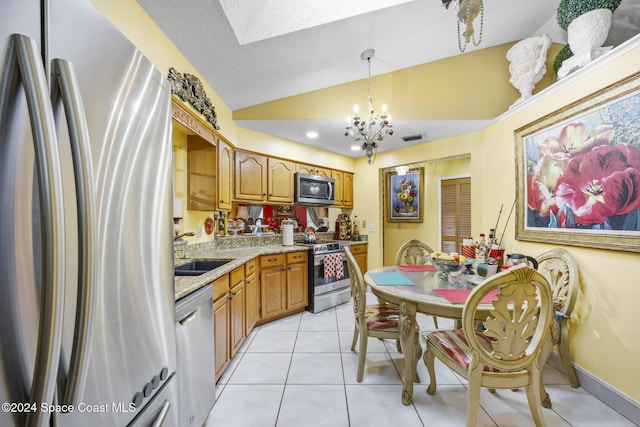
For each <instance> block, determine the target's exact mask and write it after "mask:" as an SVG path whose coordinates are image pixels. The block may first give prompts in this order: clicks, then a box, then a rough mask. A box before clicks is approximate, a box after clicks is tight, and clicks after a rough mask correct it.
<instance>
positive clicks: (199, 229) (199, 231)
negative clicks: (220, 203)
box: [196, 225, 204, 239]
mask: <svg viewBox="0 0 640 427" xmlns="http://www.w3.org/2000/svg"><path fill="white" fill-rule="evenodd" d="M203 231H204V228H203V227H202V226H201V225H199V226H197V227H196V237H197V238H198V239H200V238H201V237H202V233H203Z"/></svg>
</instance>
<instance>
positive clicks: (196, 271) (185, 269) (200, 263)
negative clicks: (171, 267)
mask: <svg viewBox="0 0 640 427" xmlns="http://www.w3.org/2000/svg"><path fill="white" fill-rule="evenodd" d="M231 261H232V260H230V259H216V260H197V261H190V262H188V263H186V264H182V265H179V266H177V267H176V268H175V275H176V276H199V275H201V274H204V273H206V272H208V271H211V270H214V269H216V268H218V267H222V266H223V265H225V264H227V263H228V262H231Z"/></svg>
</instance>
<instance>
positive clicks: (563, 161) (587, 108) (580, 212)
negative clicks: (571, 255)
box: [515, 73, 640, 252]
mask: <svg viewBox="0 0 640 427" xmlns="http://www.w3.org/2000/svg"><path fill="white" fill-rule="evenodd" d="M515 142H516V178H517V191H518V193H517V204H516V206H517V209H516V239H519V240H530V241H537V242H547V243H555V244H565V245H573V246H586V247H592V248H603V249H615V250H623V251H630V252H640V73H637V74H635V75H633V76H631V77H629V78H627V79H625V80H623V81H620V82H618V83H615V84H613V85H611V86H608V87H606V88H604V89H602V90H600V91H599V92H596V93H594V94H592V95H590V96H588V97H586V98H583V99H581V100H579V101H577V102H575V103H573V104H571V105H568V106H567V107H565V108H563V109H561V110H559V111H556V112H554V113H551V114H549V115H547V116H545V117H542V118H541V119H539V120H538V121H536V122H534V123H531V124H529V125H527V126H525V127H523V128H521V129H518V130H516V131H515Z"/></svg>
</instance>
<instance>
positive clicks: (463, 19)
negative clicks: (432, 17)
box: [442, 0, 484, 52]
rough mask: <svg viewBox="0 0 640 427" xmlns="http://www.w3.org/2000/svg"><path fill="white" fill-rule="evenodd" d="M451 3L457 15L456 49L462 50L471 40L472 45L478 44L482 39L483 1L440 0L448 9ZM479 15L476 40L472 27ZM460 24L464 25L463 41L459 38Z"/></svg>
mask: <svg viewBox="0 0 640 427" xmlns="http://www.w3.org/2000/svg"><path fill="white" fill-rule="evenodd" d="M451 3H453V5H454V6H453V7H454V9H455V10H456V11H457V17H458V49H460V52H464V51H465V49H466V48H467V45H468V44H469V43H470V42H472V41H473V45H474V46H478V45H479V44H480V42H481V41H482V31H483V30H484V3H483V0H442V5H443V6H444V7H445V8H447V9H449V6H450V5H451ZM478 15H480V35H479V36H478V39H477V40H476V37H475V31H474V29H473V21H474V20H475V19H476V17H477V16H478ZM460 24H464V26H465V27H466V28H465V30H464V32H463V33H462V36H464V43H462V40H461V38H460Z"/></svg>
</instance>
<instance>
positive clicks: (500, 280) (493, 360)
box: [422, 265, 554, 426]
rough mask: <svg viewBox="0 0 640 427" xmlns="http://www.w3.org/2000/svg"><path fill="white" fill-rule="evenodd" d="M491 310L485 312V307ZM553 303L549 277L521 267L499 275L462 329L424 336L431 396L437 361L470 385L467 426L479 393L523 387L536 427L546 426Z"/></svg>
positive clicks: (482, 290)
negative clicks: (545, 372)
mask: <svg viewBox="0 0 640 427" xmlns="http://www.w3.org/2000/svg"><path fill="white" fill-rule="evenodd" d="M485 298H487V300H491V302H490V304H491V305H492V309H491V311H490V314H489V315H488V316H487V317H486V320H484V321H483V322H481V323H482V327H481V328H478V327H477V320H476V319H477V318H478V314H477V311H478V309H479V305H480V304H481V303H487V300H485V301H484V302H483V299H485ZM484 309H485V310H486V307H484ZM553 311H554V310H553V297H552V293H551V286H550V285H549V282H548V281H547V280H546V279H545V277H544V276H543V275H542V274H540V273H538V272H537V271H536V270H534V269H533V268H531V267H529V266H526V265H522V266H517V267H513V268H511V269H509V270H506V271H504V272H502V273H498V274H496V275H494V276H491V277H490V278H488V279H486V280H485V281H484V282H482V283H481V284H479V285H478V286H477V287H476V288H475V289H474V290H473V291H472V292H471V294H470V295H469V297H468V299H467V301H466V303H465V305H464V308H463V312H462V329H451V330H436V331H431V332H429V333H423V334H422V336H423V338H424V339H425V340H426V342H427V349H426V351H425V353H424V358H423V359H424V363H425V365H426V366H427V370H428V371H429V377H430V379H431V381H430V384H429V387H428V388H427V393H428V394H435V392H436V374H435V369H434V361H435V358H436V357H437V358H438V359H440V360H441V361H442V362H443V363H444V364H445V365H447V366H448V367H449V368H451V369H452V370H453V371H455V372H456V373H457V374H458V375H460V376H461V377H464V378H465V379H467V381H468V396H469V397H468V402H467V405H468V406H467V426H475V425H476V422H477V418H478V407H479V405H480V388H481V387H487V388H489V390H490V391H492V392H494V391H495V389H497V388H500V389H514V388H519V387H524V388H525V390H526V393H527V401H528V403H529V409H530V410H531V414H532V416H533V419H534V422H535V425H536V426H545V425H546V424H545V420H544V415H543V413H542V404H541V390H542V386H541V378H542V375H541V374H542V372H541V371H542V365H543V363H542V358H541V357H540V355H541V353H542V352H543V348H544V347H545V346H548V344H547V343H548V341H550V340H551V338H550V337H549V333H550V329H551V327H550V325H551V323H552V322H553Z"/></svg>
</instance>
